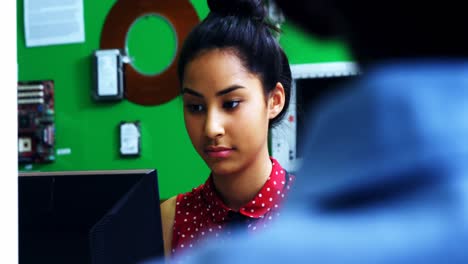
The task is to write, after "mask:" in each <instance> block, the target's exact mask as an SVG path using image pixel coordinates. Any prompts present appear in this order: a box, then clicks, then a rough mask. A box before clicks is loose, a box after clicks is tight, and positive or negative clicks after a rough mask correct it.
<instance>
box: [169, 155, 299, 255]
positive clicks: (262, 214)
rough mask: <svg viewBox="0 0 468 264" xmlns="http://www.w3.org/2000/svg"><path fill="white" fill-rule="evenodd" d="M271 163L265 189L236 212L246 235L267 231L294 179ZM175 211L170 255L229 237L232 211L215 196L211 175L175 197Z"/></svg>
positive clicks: (278, 165)
mask: <svg viewBox="0 0 468 264" xmlns="http://www.w3.org/2000/svg"><path fill="white" fill-rule="evenodd" d="M271 160H272V164H273V169H272V171H271V173H270V176H269V177H268V179H267V181H266V182H265V184H264V186H263V187H262V189H261V190H260V191H259V192H258V194H257V195H256V196H255V198H254V199H253V200H251V201H250V202H248V203H247V204H246V205H245V206H243V207H242V208H241V209H240V210H239V212H238V213H239V214H240V215H243V216H244V217H245V219H246V220H245V229H246V230H247V232H248V233H256V232H258V231H259V230H260V229H263V228H267V227H268V223H270V222H271V221H274V220H275V218H276V217H278V216H279V213H278V210H280V209H281V204H282V201H283V200H284V198H285V194H287V190H289V187H290V185H291V183H292V182H293V180H294V176H293V175H287V174H286V173H285V171H284V170H283V168H282V167H281V165H280V164H279V163H278V162H277V161H276V160H275V159H274V158H271ZM286 177H288V178H286ZM279 183H281V184H279ZM285 185H286V186H285ZM176 212H177V214H176V215H175V219H174V230H173V240H172V254H173V256H176V255H178V254H180V253H181V252H185V251H186V250H189V249H190V248H196V246H197V244H199V243H201V242H202V241H204V240H206V239H209V238H214V239H217V240H218V241H220V242H222V241H225V240H226V239H229V237H230V234H231V232H230V229H229V228H228V226H227V225H228V224H229V223H230V220H231V219H232V213H234V211H233V210H232V209H230V208H229V207H227V206H226V205H225V204H224V203H223V202H222V200H221V198H220V197H219V196H218V195H217V192H216V191H215V189H214V185H213V181H212V177H211V176H210V177H209V178H208V179H207V181H206V182H205V183H204V184H202V185H200V186H199V187H197V188H194V189H193V190H192V191H191V192H188V193H185V194H180V195H178V196H177V202H176ZM204 212H205V213H204Z"/></svg>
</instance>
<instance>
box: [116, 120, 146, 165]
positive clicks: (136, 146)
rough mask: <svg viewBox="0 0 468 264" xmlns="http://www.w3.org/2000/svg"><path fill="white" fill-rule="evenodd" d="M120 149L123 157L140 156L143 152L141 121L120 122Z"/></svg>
mask: <svg viewBox="0 0 468 264" xmlns="http://www.w3.org/2000/svg"><path fill="white" fill-rule="evenodd" d="M119 134H120V139H119V141H120V144H119V151H120V156H122V157H138V156H140V153H141V150H140V148H141V131H140V122H139V121H135V122H124V121H122V122H120V124H119Z"/></svg>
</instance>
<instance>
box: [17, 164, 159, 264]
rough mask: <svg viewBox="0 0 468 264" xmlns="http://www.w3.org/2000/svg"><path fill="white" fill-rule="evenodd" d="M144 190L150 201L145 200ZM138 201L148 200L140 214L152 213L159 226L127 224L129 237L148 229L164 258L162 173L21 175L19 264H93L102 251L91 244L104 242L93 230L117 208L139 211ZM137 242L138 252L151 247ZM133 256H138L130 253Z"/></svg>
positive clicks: (138, 221) (137, 222)
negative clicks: (133, 231) (129, 206)
mask: <svg viewBox="0 0 468 264" xmlns="http://www.w3.org/2000/svg"><path fill="white" fill-rule="evenodd" d="M142 189H144V191H143V192H144V195H143V196H140V195H139V194H140V193H139V192H140V191H139V190H142ZM135 190H137V191H136V192H135ZM129 193H132V194H130V195H129ZM134 195H137V196H138V197H140V198H143V199H148V200H146V201H144V202H143V203H142V204H140V205H139V207H138V208H136V209H135V211H136V212H146V211H149V212H151V213H152V214H153V218H152V220H154V222H152V223H149V222H148V221H145V219H139V218H137V219H135V218H127V220H128V221H129V222H128V223H125V224H126V225H127V226H126V228H128V230H124V231H123V232H127V231H131V229H132V227H134V226H135V225H138V228H148V231H149V232H151V234H152V235H154V237H151V239H152V241H151V242H152V243H154V248H155V249H154V251H152V252H154V254H155V255H158V254H159V255H161V254H163V249H162V248H163V246H162V245H163V241H162V230H161V220H160V211H159V191H158V184H157V173H156V170H111V171H67V172H39V173H34V172H29V173H20V175H19V177H18V198H19V200H18V203H19V207H18V212H19V263H20V264H29V263H48V264H55V263H69V264H74V263H77V264H78V263H79V264H86V263H92V260H93V252H95V251H96V249H97V248H96V247H91V244H92V242H91V241H93V240H94V241H95V239H99V237H100V236H99V234H93V235H91V234H92V232H91V229H92V228H93V226H95V225H96V223H98V222H100V220H101V219H108V217H106V215H108V213H109V212H115V207H114V206H116V205H119V206H123V207H127V206H126V205H125V204H126V203H125V200H128V201H129V203H130V204H132V205H135V204H134V203H132V198H131V197H133V196H134ZM113 208H114V209H113ZM102 230H104V232H103V233H102V234H103V235H104V237H105V236H107V235H108V234H109V233H108V232H107V231H106V230H108V229H106V228H103V229H102ZM116 235H117V234H116ZM132 242H133V243H135V246H137V245H139V244H145V243H147V242H148V238H147V237H142V240H141V241H132ZM113 243H118V241H113ZM94 245H95V246H96V244H94ZM111 245H113V244H111ZM111 245H110V247H111ZM129 248H130V247H129ZM100 252H104V254H106V253H107V251H105V250H100ZM137 253H138V252H136V253H135V254H137ZM119 254H125V252H120V253H119ZM128 254H133V253H131V252H130V251H128ZM95 263H99V262H95ZM101 263H102V262H101Z"/></svg>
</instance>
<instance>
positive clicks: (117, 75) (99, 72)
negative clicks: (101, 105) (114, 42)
mask: <svg viewBox="0 0 468 264" xmlns="http://www.w3.org/2000/svg"><path fill="white" fill-rule="evenodd" d="M123 61H124V56H123V55H122V54H121V52H120V50H118V49H109V50H97V51H95V52H94V53H93V79H94V85H93V93H92V94H93V98H94V100H96V101H118V100H122V99H123V90H124V80H123Z"/></svg>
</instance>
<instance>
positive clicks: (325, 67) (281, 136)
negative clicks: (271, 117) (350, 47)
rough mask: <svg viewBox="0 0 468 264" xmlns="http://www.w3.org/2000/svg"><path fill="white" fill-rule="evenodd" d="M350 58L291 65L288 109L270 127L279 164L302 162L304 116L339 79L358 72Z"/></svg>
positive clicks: (287, 166) (289, 165) (291, 165)
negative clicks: (282, 116) (346, 60)
mask: <svg viewBox="0 0 468 264" xmlns="http://www.w3.org/2000/svg"><path fill="white" fill-rule="evenodd" d="M359 73H360V72H359V69H358V67H357V65H356V64H354V63H352V62H330V63H310V64H297V65H292V66H291V74H292V78H293V80H292V86H291V98H290V103H289V108H288V111H287V112H286V115H285V118H284V120H283V121H282V122H281V123H280V124H279V125H278V126H276V127H274V128H273V129H272V130H271V135H270V136H271V150H272V156H273V157H275V158H276V159H277V160H278V162H279V163H281V166H283V167H284V168H285V169H286V170H288V171H290V172H295V171H296V170H297V169H298V168H299V167H300V165H301V163H302V155H303V153H304V149H303V148H304V141H305V137H306V136H307V135H306V134H305V133H306V131H305V130H306V126H307V117H308V116H309V114H311V111H313V110H315V109H314V107H315V106H317V105H318V103H319V102H320V101H321V100H322V99H323V98H324V97H325V96H328V95H329V94H330V93H333V92H337V89H340V87H341V85H340V83H341V82H342V81H346V80H348V79H349V78H354V76H355V75H357V74H359Z"/></svg>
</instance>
